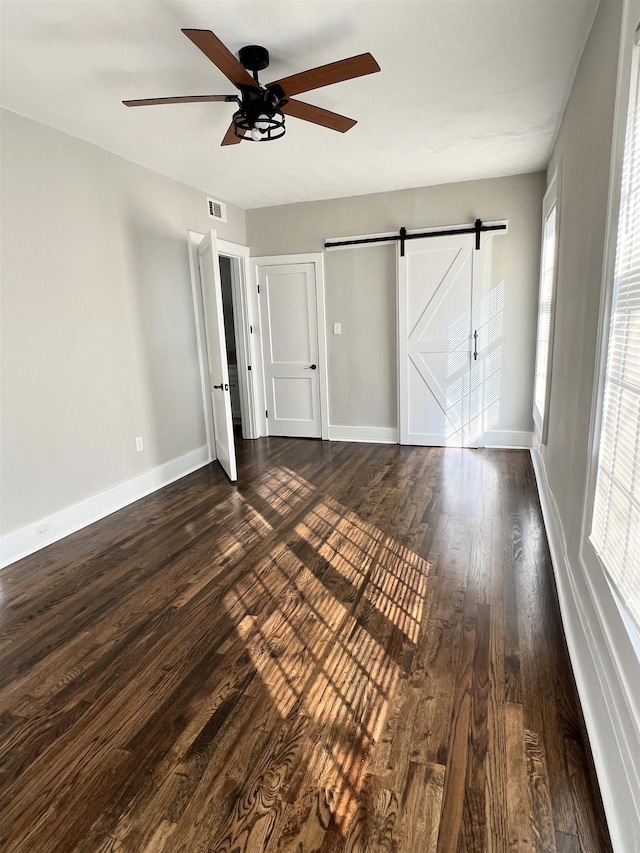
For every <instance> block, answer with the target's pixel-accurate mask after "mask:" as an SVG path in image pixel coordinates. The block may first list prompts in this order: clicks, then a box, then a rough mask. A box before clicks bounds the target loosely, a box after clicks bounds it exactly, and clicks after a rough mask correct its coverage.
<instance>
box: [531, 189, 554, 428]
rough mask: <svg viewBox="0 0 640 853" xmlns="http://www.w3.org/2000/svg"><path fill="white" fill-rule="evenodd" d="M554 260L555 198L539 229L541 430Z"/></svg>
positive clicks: (537, 398)
mask: <svg viewBox="0 0 640 853" xmlns="http://www.w3.org/2000/svg"><path fill="white" fill-rule="evenodd" d="M555 263H556V202H555V199H554V200H553V202H552V204H551V207H550V208H549V209H548V211H547V212H546V215H545V219H544V227H543V231H542V261H541V265H540V292H539V296H538V339H537V346H536V372H535V383H534V392H533V402H534V411H535V413H536V414H537V416H538V420H539V425H540V431H541V433H542V432H543V426H542V425H543V424H544V420H545V413H546V408H547V377H548V375H549V347H550V342H551V305H552V299H553V283H554V279H555Z"/></svg>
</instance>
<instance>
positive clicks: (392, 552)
mask: <svg viewBox="0 0 640 853" xmlns="http://www.w3.org/2000/svg"><path fill="white" fill-rule="evenodd" d="M257 492H258V494H259V495H260V498H261V499H263V500H265V501H267V502H268V503H269V506H270V507H274V508H276V510H277V511H283V512H284V511H289V510H290V509H291V508H292V506H295V504H296V503H297V502H298V501H299V500H302V499H303V497H308V496H309V495H310V494H312V492H313V487H311V486H310V485H309V484H307V483H305V482H304V480H303V479H302V478H300V477H299V476H298V475H294V474H293V473H292V472H288V471H287V470H286V469H279V470H278V471H277V472H272V473H271V475H270V476H269V478H268V481H265V482H264V483H262V484H261V485H260V486H259V487H258V489H257ZM295 533H296V535H297V537H299V543H300V544H299V548H300V549H302V550H301V553H304V554H305V555H306V554H310V555H311V556H310V557H309V558H308V559H307V558H306V557H305V560H304V562H303V560H301V559H300V557H298V556H297V554H296V547H297V545H296V543H295V542H293V541H291V542H287V543H285V542H279V543H277V544H276V545H275V546H274V547H273V548H272V549H271V550H270V552H269V553H268V554H267V555H266V556H263V557H262V558H261V559H260V560H259V561H258V562H257V563H256V565H255V566H254V567H253V570H252V571H251V572H249V573H248V574H246V575H244V576H243V577H242V579H241V580H239V581H238V582H237V583H236V584H235V585H234V586H233V588H232V589H231V590H230V591H229V592H228V593H227V595H226V596H225V597H224V600H223V603H224V607H225V609H226V611H227V613H228V615H229V617H230V618H231V619H232V620H233V622H234V624H235V625H236V626H237V628H236V630H237V633H238V635H239V636H240V637H241V638H242V640H243V642H244V644H245V648H246V649H247V650H248V652H249V654H250V657H251V660H252V663H253V665H254V666H255V668H256V670H257V672H258V674H259V675H260V678H261V681H262V683H263V684H264V685H265V686H266V687H267V688H268V690H269V694H270V696H271V699H272V701H273V702H274V704H275V706H276V708H277V710H278V713H279V715H280V716H281V717H282V718H283V720H284V719H285V718H287V716H288V715H290V714H291V713H294V714H300V715H303V716H304V717H305V718H308V719H309V720H312V721H313V725H314V726H317V727H318V729H319V732H320V735H319V742H320V743H319V747H318V749H317V750H316V752H315V753H314V754H313V755H310V756H309V757H308V763H307V768H306V773H307V774H308V775H309V776H310V777H312V778H313V779H314V784H315V785H318V786H320V787H321V788H322V789H325V790H327V791H333V792H334V795H335V798H336V799H335V803H334V818H335V819H336V821H337V822H338V824H339V825H343V824H344V821H347V820H348V818H349V815H351V814H352V812H353V809H354V803H355V793H356V792H357V791H358V790H359V789H360V787H361V785H362V783H363V779H364V773H365V770H366V762H364V763H363V759H362V756H363V755H366V754H367V753H368V751H369V749H370V748H371V745H372V744H373V742H374V741H376V740H377V739H379V737H380V735H381V733H382V729H383V726H384V722H385V718H386V714H387V706H388V701H389V697H390V695H392V694H393V692H394V690H395V687H396V685H397V682H398V679H399V678H401V677H403V675H406V673H404V672H403V658H402V650H403V649H406V648H413V647H415V645H416V643H417V641H418V637H419V633H420V626H421V622H422V618H423V608H424V601H425V598H426V595H427V577H428V575H429V573H430V565H429V563H427V562H426V561H425V560H423V559H422V558H420V557H419V556H418V555H417V554H415V553H414V552H413V551H411V550H410V549H408V548H407V547H405V546H404V545H402V544H401V543H399V542H397V541H396V540H395V539H394V538H393V537H390V536H388V535H387V534H385V533H384V531H382V530H380V529H379V528H377V527H375V526H374V525H371V524H369V523H367V522H366V521H364V520H363V519H362V518H360V517H359V516H358V515H357V514H356V513H354V512H352V511H350V510H349V509H347V508H346V507H344V506H342V505H341V504H339V503H338V502H337V501H335V500H333V499H331V498H328V497H327V498H325V499H324V500H318V502H317V503H316V504H315V505H314V506H313V507H312V509H310V510H309V512H307V513H306V515H305V516H304V517H303V518H302V519H301V520H300V522H299V523H298V524H297V525H296V527H295ZM261 614H264V615H261Z"/></svg>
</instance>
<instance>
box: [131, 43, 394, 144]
mask: <svg viewBox="0 0 640 853" xmlns="http://www.w3.org/2000/svg"><path fill="white" fill-rule="evenodd" d="M182 32H183V33H184V34H185V35H186V37H187V38H188V39H191V41H192V42H193V43H194V44H195V45H196V47H199V48H200V50H201V51H202V52H203V53H204V55H205V56H206V57H207V58H208V59H210V60H211V62H213V64H214V65H216V66H217V67H218V68H219V69H220V71H222V73H223V74H224V75H225V77H226V78H227V79H228V80H230V81H231V83H233V85H234V86H235V87H236V88H237V89H239V90H240V95H185V96H181V97H176V98H143V99H141V100H136V101H123V102H122V103H123V104H124V105H125V106H127V107H146V106H153V105H155V104H192V103H203V102H211V101H226V102H229V103H230V102H235V103H237V104H238V107H239V108H238V110H237V111H236V112H235V113H234V115H233V119H232V121H231V124H230V125H229V129H228V130H227V132H226V134H225V135H224V138H223V140H222V145H235V144H236V143H238V142H241V141H242V140H243V139H245V140H247V141H251V142H267V141H269V140H272V139H279V138H280V137H281V136H284V133H285V127H284V117H285V115H287V116H293V117H294V118H301V119H303V121H310V122H312V123H313V124H319V125H322V126H323V127H328V128H330V129H331V130H337V131H339V132H340V133H344V132H345V131H347V130H349V129H350V128H352V127H353V126H354V124H356V121H355V120H354V119H352V118H346V116H341V115H339V114H338V113H334V112H331V111H330V110H325V109H322V108H321V107H315V106H313V105H312V104H307V103H305V102H304V101H298V100H294V98H293V97H292V96H293V95H299V94H300V93H301V92H309V91H311V89H319V88H321V87H322V86H329V85H331V84H332V83H339V82H341V81H342V80H351V79H352V78H354V77H362V76H364V75H365V74H373V73H374V72H376V71H380V66H379V65H378V63H377V62H376V61H375V59H374V58H373V56H371V54H370V53H361V54H359V55H358V56H352V57H350V58H349V59H341V60H339V61H338V62H330V63H329V64H328V65H321V66H319V67H318V68H311V69H310V70H309V71H302V72H300V74H292V75H291V76H290V77H282V78H281V79H280V80H274V81H273V83H268V84H267V85H266V86H263V85H261V84H260V83H259V81H258V72H259V71H264V69H265V68H267V67H268V65H269V51H268V50H267V49H266V48H265V47H261V46H260V45H256V44H251V45H247V46H246V47H242V48H240V51H239V57H240V60H239V61H238V60H237V59H236V58H235V56H234V55H233V54H232V53H231V51H230V50H229V49H228V48H227V47H225V45H224V44H223V43H222V42H221V41H220V39H219V38H218V37H217V36H216V35H215V34H214V33H212V32H211V31H210V30H185V29H183V30H182ZM249 72H251V74H249Z"/></svg>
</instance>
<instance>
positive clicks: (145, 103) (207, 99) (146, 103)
mask: <svg viewBox="0 0 640 853" xmlns="http://www.w3.org/2000/svg"><path fill="white" fill-rule="evenodd" d="M229 100H234V101H235V95H182V96H181V97H178V98H141V99H139V100H137V101H123V102H122V103H123V104H124V105H125V107H151V106H154V105H155V104H205V103H214V102H216V103H217V102H219V101H229Z"/></svg>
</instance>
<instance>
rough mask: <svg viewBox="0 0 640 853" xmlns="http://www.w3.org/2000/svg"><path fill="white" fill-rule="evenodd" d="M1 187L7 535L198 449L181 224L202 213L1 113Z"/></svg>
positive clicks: (77, 145) (240, 232) (199, 204)
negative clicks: (138, 444) (139, 446)
mask: <svg viewBox="0 0 640 853" xmlns="http://www.w3.org/2000/svg"><path fill="white" fill-rule="evenodd" d="M214 190H215V188H212V192H214ZM2 193H3V199H2V221H1V225H2V376H1V379H2V407H1V429H2V446H3V448H4V452H3V453H2V459H1V463H2V464H1V481H0V488H1V491H2V498H3V500H2V520H1V525H2V526H1V530H2V532H3V533H8V532H10V531H12V530H15V529H17V528H19V527H22V526H24V525H26V524H28V523H29V522H33V521H35V520H37V519H40V518H44V517H46V516H48V515H50V514H53V513H54V512H56V511H58V510H61V509H64V508H66V507H68V506H71V505H73V504H75V503H77V502H79V501H81V500H84V499H86V498H88V497H91V496H92V495H95V494H98V493H100V492H102V491H104V490H106V489H108V488H110V487H112V486H114V485H117V484H119V483H122V482H124V481H126V480H129V479H131V478H133V477H135V476H137V475H139V474H142V473H144V472H145V471H147V470H149V469H150V468H153V467H154V466H157V465H160V464H162V463H165V462H167V461H170V460H172V459H176V458H178V457H180V456H182V455H184V454H186V453H189V452H190V451H193V450H195V449H197V448H198V447H201V446H202V445H204V444H205V443H206V439H205V431H204V421H203V414H202V401H201V400H202V398H201V392H200V378H199V372H198V359H197V352H196V338H195V325H194V317H193V304H192V297H191V282H190V276H189V258H188V252H187V236H186V233H187V230H188V229H193V230H196V231H206V230H208V229H209V228H210V227H211V225H212V223H213V220H211V219H209V218H208V216H207V210H206V196H205V195H204V194H202V193H199V192H197V191H196V190H193V189H191V188H190V187H187V186H184V185H182V184H179V183H176V182H175V181H172V180H170V179H168V178H165V177H163V176H161V175H159V174H157V173H155V172H152V171H149V170H148V169H144V168H142V167H140V166H137V165H134V164H132V163H129V162H127V161H125V160H123V159H121V158H119V157H116V156H114V155H112V154H109V153H107V152H105V151H103V150H102V149H100V148H97V147H95V146H93V145H90V144H88V143H85V142H82V141H80V140H78V139H75V138H73V137H71V136H67V135H66V134H63V133H60V132H58V131H55V130H52V129H51V128H48V127H46V126H44V125H42V124H38V123H36V122H33V121H31V120H29V119H25V118H23V117H21V116H18V115H16V114H14V113H11V112H7V111H3V112H2ZM228 217H229V223H228V224H227V225H219V224H218V223H214V224H215V226H216V230H217V231H218V233H219V235H220V237H222V238H223V239H227V240H233V241H236V242H240V243H244V242H245V229H244V213H243V211H241V210H239V209H238V208H234V207H233V206H231V205H229V207H228ZM138 435H142V436H143V438H144V443H145V449H144V451H143V452H142V453H137V452H136V449H135V436H138Z"/></svg>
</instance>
